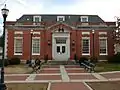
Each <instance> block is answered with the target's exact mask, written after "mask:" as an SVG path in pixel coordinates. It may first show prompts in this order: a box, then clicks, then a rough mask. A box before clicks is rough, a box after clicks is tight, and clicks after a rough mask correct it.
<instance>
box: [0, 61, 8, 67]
mask: <svg viewBox="0 0 120 90" xmlns="http://www.w3.org/2000/svg"><path fill="white" fill-rule="evenodd" d="M8 65H9V59H4V66H8ZM1 66H2V59H0V67H1Z"/></svg>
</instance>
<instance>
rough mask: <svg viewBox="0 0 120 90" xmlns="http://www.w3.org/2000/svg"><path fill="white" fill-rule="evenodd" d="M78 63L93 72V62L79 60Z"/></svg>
mask: <svg viewBox="0 0 120 90" xmlns="http://www.w3.org/2000/svg"><path fill="white" fill-rule="evenodd" d="M80 65H82V66H83V67H84V68H85V69H86V70H87V71H89V72H94V71H95V70H94V68H95V64H94V63H92V62H90V61H87V60H85V61H84V62H81V63H80Z"/></svg>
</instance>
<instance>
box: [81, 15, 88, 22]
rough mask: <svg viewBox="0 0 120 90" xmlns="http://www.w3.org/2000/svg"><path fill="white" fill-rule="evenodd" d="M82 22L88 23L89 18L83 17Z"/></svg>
mask: <svg viewBox="0 0 120 90" xmlns="http://www.w3.org/2000/svg"><path fill="white" fill-rule="evenodd" d="M80 19H81V22H88V16H81V17H80Z"/></svg>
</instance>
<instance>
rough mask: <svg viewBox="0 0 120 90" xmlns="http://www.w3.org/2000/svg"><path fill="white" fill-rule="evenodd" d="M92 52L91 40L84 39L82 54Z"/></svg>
mask: <svg viewBox="0 0 120 90" xmlns="http://www.w3.org/2000/svg"><path fill="white" fill-rule="evenodd" d="M89 53H90V40H89V39H82V54H87V55H88V54H89Z"/></svg>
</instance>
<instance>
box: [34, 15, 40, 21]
mask: <svg viewBox="0 0 120 90" xmlns="http://www.w3.org/2000/svg"><path fill="white" fill-rule="evenodd" d="M35 18H39V22H41V16H33V21H34V22H35Z"/></svg>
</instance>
